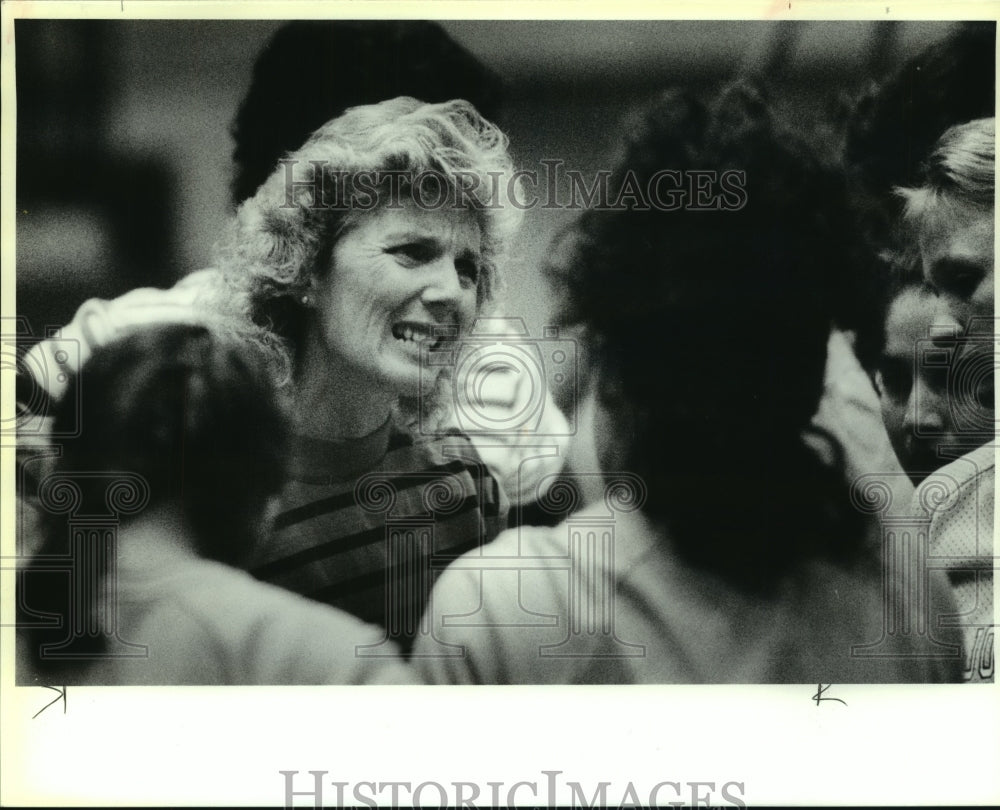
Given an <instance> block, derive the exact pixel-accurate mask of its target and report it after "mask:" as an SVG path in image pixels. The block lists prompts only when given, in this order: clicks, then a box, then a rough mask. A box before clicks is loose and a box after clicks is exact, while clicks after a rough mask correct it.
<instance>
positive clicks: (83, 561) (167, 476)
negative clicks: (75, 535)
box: [25, 324, 287, 671]
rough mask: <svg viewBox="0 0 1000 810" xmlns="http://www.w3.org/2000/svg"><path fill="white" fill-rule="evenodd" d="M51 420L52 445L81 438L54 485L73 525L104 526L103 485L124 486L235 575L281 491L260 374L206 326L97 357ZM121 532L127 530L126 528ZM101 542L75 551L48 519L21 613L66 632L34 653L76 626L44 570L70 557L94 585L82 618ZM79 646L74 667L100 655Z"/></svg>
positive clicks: (55, 576)
mask: <svg viewBox="0 0 1000 810" xmlns="http://www.w3.org/2000/svg"><path fill="white" fill-rule="evenodd" d="M77 408H79V411H78V412H77V411H76V409H77ZM55 409H56V410H55V414H54V430H55V432H56V435H59V433H60V432H61V431H62V430H63V429H67V430H68V427H69V426H71V425H74V424H79V425H80V426H81V429H80V431H79V435H78V436H76V437H75V438H71V439H68V440H66V441H65V442H64V444H63V453H62V455H61V457H60V458H59V459H58V462H57V464H56V469H55V471H54V473H53V476H54V477H58V478H60V479H67V480H69V481H70V482H71V485H72V486H73V487H74V488H75V489H76V491H77V492H78V498H79V502H78V505H77V506H76V508H75V510H74V512H75V514H76V515H94V516H98V517H99V516H101V515H109V502H108V500H107V498H108V495H107V491H108V482H109V477H108V476H109V474H110V475H111V477H114V475H115V474H122V473H125V474H131V475H132V476H139V477H141V479H143V480H144V482H145V487H146V488H148V499H149V500H148V504H147V505H146V507H145V509H147V510H148V509H153V508H155V507H157V506H166V507H169V508H176V509H177V510H178V517H179V518H180V522H179V525H183V526H185V527H187V528H188V529H189V530H190V532H191V534H192V535H193V538H194V542H195V551H196V552H197V553H198V554H199V555H201V556H202V557H206V558H208V559H211V560H216V561H219V562H223V563H226V564H231V565H238V564H240V562H241V561H242V560H243V559H244V558H245V557H246V556H247V555H249V554H250V553H251V552H252V550H253V544H254V542H255V539H256V538H257V537H259V536H260V535H259V532H260V531H261V529H262V522H263V518H264V512H265V508H266V505H267V499H268V497H269V496H270V495H272V494H275V493H277V491H278V490H279V489H280V487H281V486H282V484H283V482H284V480H285V466H284V465H285V463H286V462H285V459H286V456H287V454H286V452H285V450H286V446H287V429H286V424H285V418H284V413H283V411H282V409H281V407H280V404H279V402H278V400H277V398H276V393H275V388H274V386H273V384H272V382H271V379H270V377H269V376H268V372H267V370H266V367H265V365H264V364H263V362H262V361H261V359H260V358H258V357H256V356H255V355H252V354H249V353H248V350H247V349H246V348H245V347H244V346H243V345H242V344H241V343H238V342H236V341H235V340H234V339H232V338H231V337H229V336H225V337H223V336H221V335H217V334H215V333H214V332H212V331H210V330H209V329H207V328H206V327H204V326H194V325H183V324H171V325H164V326H157V327H150V328H147V329H141V330H137V331H135V332H132V333H130V334H128V335H127V336H125V337H122V338H121V339H119V340H116V341H114V342H112V343H109V344H107V345H105V346H102V347H99V348H97V349H96V350H95V351H94V353H93V355H92V356H91V357H90V359H89V360H88V361H87V362H86V363H85V364H84V366H83V368H82V369H81V371H80V372H79V373H78V374H77V375H75V376H74V377H72V378H71V380H70V383H69V387H68V389H67V391H66V394H65V396H64V397H63V398H61V399H60V400H59V402H58V403H57V404H56V406H55ZM68 432H71V431H68ZM45 486H46V484H45V481H44V480H43V481H42V482H41V487H42V489H43V490H44V488H45ZM137 497H141V495H140V496H137ZM141 515H142V512H140V513H139V517H141ZM110 517H111V518H114V515H110ZM121 520H122V524H123V525H127V524H126V521H127V520H129V518H126V517H122V518H121ZM101 542H103V540H101V539H99V537H98V534H96V533H95V534H94V536H93V538H92V539H91V538H88V540H87V542H86V543H85V544H84V545H83V547H82V549H81V548H80V547H79V546H78V547H77V548H76V550H75V551H74V550H73V549H71V548H70V537H69V526H68V524H67V519H66V517H65V516H61V515H52V514H50V515H48V516H47V525H46V527H45V537H44V540H43V544H42V547H41V549H40V551H39V554H38V555H37V556H36V558H35V563H34V564H33V566H32V567H31V568H29V570H28V571H27V572H26V578H25V581H26V583H27V587H26V590H25V596H26V600H25V604H26V606H27V607H29V608H30V609H32V610H34V611H41V612H43V613H45V612H47V613H52V614H55V615H57V616H60V617H62V620H63V621H62V624H61V626H60V627H57V628H40V629H39V630H38V631H37V632H35V633H34V634H33V638H32V646H33V648H34V650H35V651H36V652H37V650H38V649H40V645H41V644H44V643H47V642H53V641H55V642H58V641H62V640H63V639H64V638H65V637H66V635H67V627H68V623H69V622H70V621H72V619H73V616H72V613H73V610H74V608H73V607H71V605H70V601H69V600H70V598H71V594H70V592H69V587H70V582H71V580H72V579H74V578H75V577H69V576H66V575H65V574H59V573H57V572H53V571H51V570H46V566H51V564H52V563H53V562H57V561H58V559H59V558H63V559H69V557H68V555H73V556H72V560H71V563H72V566H73V567H74V570H81V567H82V570H85V571H90V572H93V573H92V575H96V578H97V584H96V585H95V587H94V588H93V590H92V591H91V593H90V595H91V597H92V604H89V605H86V606H85V609H87V610H91V611H100V610H101V609H102V608H101V605H107V604H108V602H107V599H108V594H107V592H106V591H107V588H108V587H109V586H108V583H107V579H106V576H107V571H105V570H98V569H101V567H102V565H104V564H105V561H106V556H105V554H104V553H103V551H101V550H100V549H98V548H97V547H96V544H98V543H101ZM80 555H82V557H81V556H80ZM76 641H77V642H78V643H77V644H76V645H75V647H74V652H75V653H76V654H78V655H79V654H90V655H98V654H99V653H100V651H101V650H102V648H103V636H101V635H99V634H98V635H91V636H89V637H87V636H82V637H80V638H79V639H76ZM37 663H38V665H39V667H40V668H41V669H42V670H43V671H44V670H45V669H46V668H49V669H51V668H53V667H55V668H58V666H59V662H58V661H55V662H47V661H46V658H45V657H44V656H42V657H41V658H40V659H38V661H37Z"/></svg>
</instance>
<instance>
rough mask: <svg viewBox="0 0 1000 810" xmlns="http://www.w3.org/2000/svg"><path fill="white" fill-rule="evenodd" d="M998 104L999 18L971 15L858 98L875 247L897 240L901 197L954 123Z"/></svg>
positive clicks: (857, 159) (864, 216)
mask: <svg viewBox="0 0 1000 810" xmlns="http://www.w3.org/2000/svg"><path fill="white" fill-rule="evenodd" d="M995 109H996V23H995V22H966V23H961V24H959V25H958V26H957V27H956V28H955V29H954V30H953V31H952V32H951V33H950V34H949V35H948V36H946V37H945V38H944V39H942V40H940V41H939V42H935V43H934V44H932V45H930V46H929V47H927V48H925V49H924V50H923V51H921V52H920V53H919V54H917V55H916V56H914V57H912V58H911V59H909V60H907V61H906V62H905V63H904V64H903V65H902V66H901V67H900V68H899V69H898V70H897V71H896V72H895V73H893V74H892V75H891V76H889V77H888V78H887V79H886V80H885V81H884V82H882V83H881V85H875V86H873V87H872V88H871V89H870V90H869V91H868V92H867V93H866V94H865V95H864V96H863V97H862V98H861V99H859V101H858V102H857V104H856V109H855V111H854V115H853V116H852V119H851V121H850V123H849V125H848V130H847V133H846V139H845V161H846V164H847V165H848V167H849V168H850V172H851V175H852V178H853V180H854V183H855V188H854V189H853V193H854V197H855V201H856V204H857V206H858V209H859V213H860V215H861V222H860V227H861V228H862V230H863V232H864V233H865V234H866V236H867V238H868V239H869V241H870V243H871V245H872V248H873V250H875V251H876V252H877V251H880V250H883V249H885V248H887V247H889V246H891V244H892V243H893V241H894V240H893V235H894V231H893V229H894V225H895V223H896V221H897V219H898V217H899V215H900V213H901V210H902V200H901V199H900V198H899V197H898V196H896V195H894V194H893V189H894V188H895V187H897V186H904V187H906V186H916V185H919V183H920V181H921V179H922V175H923V173H924V167H925V162H926V161H927V159H928V156H929V155H930V153H931V150H932V149H933V148H934V145H935V143H936V142H937V140H938V138H940V137H941V135H942V133H944V132H945V130H947V129H949V128H950V127H952V126H954V125H956V124H961V123H964V122H966V121H972V120H975V119H977V118H992V117H993V116H994V114H995Z"/></svg>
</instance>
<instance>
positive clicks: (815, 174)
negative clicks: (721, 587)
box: [549, 82, 861, 590]
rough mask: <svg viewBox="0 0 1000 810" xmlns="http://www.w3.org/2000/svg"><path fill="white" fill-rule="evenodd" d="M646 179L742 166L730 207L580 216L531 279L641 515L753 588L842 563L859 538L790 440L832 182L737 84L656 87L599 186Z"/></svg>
mask: <svg viewBox="0 0 1000 810" xmlns="http://www.w3.org/2000/svg"><path fill="white" fill-rule="evenodd" d="M663 169H671V170H675V171H680V172H691V171H694V170H699V171H701V170H708V171H715V172H717V173H718V174H719V175H721V173H722V172H725V171H727V170H732V171H739V172H743V173H744V177H745V200H744V204H743V205H742V207H738V209H737V210H719V211H705V210H692V208H691V206H684V207H681V208H680V209H679V210H662V209H658V208H656V207H647V208H645V209H640V208H634V209H632V210H611V209H604V210H599V209H591V210H588V211H587V212H585V213H584V214H583V216H582V217H581V219H580V220H579V222H578V225H577V226H576V229H575V236H574V238H573V242H574V247H573V249H571V250H570V251H569V256H568V258H567V259H565V260H563V261H560V262H559V264H558V265H557V266H554V267H550V268H549V272H550V273H551V275H552V276H553V278H554V280H555V282H556V284H557V286H558V287H559V288H561V291H562V292H563V293H564V296H563V300H565V301H566V304H565V310H564V313H563V318H564V321H565V323H566V325H568V326H575V327H577V328H582V333H583V334H584V335H585V338H584V340H585V344H586V347H587V349H588V351H589V353H590V356H591V357H592V363H593V365H594V367H595V368H596V370H597V371H598V372H599V374H598V377H597V378H598V379H599V380H600V383H599V386H600V387H599V389H598V395H599V396H600V397H602V399H603V400H604V403H605V406H606V407H607V408H609V410H611V411H613V412H614V415H615V419H616V424H618V425H620V426H623V427H622V428H621V431H620V435H619V436H618V437H616V438H617V439H618V440H619V441H620V442H621V443H622V444H623V445H625V447H624V451H623V452H624V456H625V458H626V459H627V463H628V469H629V470H630V471H633V472H636V473H638V474H640V475H641V476H642V477H643V479H644V480H645V482H646V485H647V487H648V491H649V500H648V501H647V505H646V507H645V510H646V512H647V514H648V515H650V516H651V517H652V518H654V519H657V520H659V521H662V522H663V523H664V524H665V525H666V527H667V529H668V532H669V534H670V536H671V538H672V540H673V542H674V543H675V545H676V547H677V549H678V550H679V553H681V554H682V556H684V557H685V558H686V559H687V560H688V561H690V562H692V563H695V564H699V565H703V566H705V567H707V568H710V569H712V570H714V571H717V572H720V573H722V574H723V575H725V576H727V577H729V578H730V579H731V580H732V581H734V582H737V583H739V584H741V585H744V586H746V587H749V588H754V589H762V590H766V586H767V585H768V583H771V582H772V581H773V578H774V577H775V576H776V575H778V574H780V573H781V572H783V571H785V570H787V569H788V568H789V566H790V565H793V564H795V562H796V561H801V560H803V559H804V558H808V557H810V556H817V555H821V554H829V555H830V556H832V557H835V558H846V557H850V555H851V549H852V548H853V547H854V546H853V544H854V543H855V542H857V541H858V540H859V538H860V535H861V532H860V530H859V529H858V525H857V518H856V516H855V513H854V512H853V510H851V508H850V505H849V503H848V499H847V489H846V483H845V481H844V477H843V471H842V470H841V469H839V468H838V467H839V465H838V463H836V462H835V463H834V464H832V465H831V464H829V463H823V462H821V461H820V459H819V456H818V455H817V454H816V452H815V451H814V450H812V449H810V447H809V446H808V445H807V443H806V441H805V439H804V433H806V432H808V431H810V430H813V428H811V427H810V422H811V419H812V417H813V415H814V414H815V412H816V410H817V408H818V405H819V401H820V397H821V395H822V392H823V388H824V372H825V362H826V347H827V341H828V339H829V336H830V331H831V327H832V324H833V323H834V321H835V319H836V317H837V314H838V312H837V309H838V306H839V305H840V304H841V303H842V302H843V301H844V300H845V297H846V295H847V291H846V290H845V289H844V285H845V283H847V282H846V281H845V279H848V278H850V275H849V274H847V273H846V272H845V271H846V270H847V269H848V268H850V267H851V266H852V262H854V261H855V259H856V253H857V250H856V247H855V245H854V244H853V240H852V233H853V231H852V228H851V224H852V221H853V220H852V214H851V209H850V206H849V204H848V195H847V189H846V182H845V178H844V176H843V173H842V172H840V171H839V170H838V168H837V167H836V166H835V165H833V164H832V163H830V162H829V161H826V160H824V159H821V158H820V157H819V156H818V155H817V154H815V153H814V152H813V151H812V150H811V149H810V148H809V147H807V146H806V144H805V142H804V141H803V140H800V139H799V138H798V137H796V136H795V135H794V134H793V133H792V132H791V131H789V130H787V129H783V128H782V127H781V126H779V124H778V123H777V122H775V121H774V120H773V119H772V117H771V113H770V105H769V102H768V101H767V99H766V98H765V96H764V94H763V92H762V91H761V90H759V89H758V88H756V87H755V86H752V85H750V84H748V83H744V82H740V83H735V84H732V85H730V86H728V87H727V88H725V89H724V90H723V91H722V92H721V93H719V94H718V96H717V97H716V98H715V99H714V100H713V101H712V102H711V103H710V104H707V105H705V104H702V103H701V102H700V101H699V100H697V99H695V98H693V97H691V96H689V95H687V94H685V93H683V92H678V91H671V92H668V93H666V94H665V95H663V96H662V98H660V99H659V101H658V102H657V103H656V104H655V105H653V106H652V107H651V109H650V110H649V112H648V114H647V116H646V120H645V126H644V128H643V129H642V130H641V131H640V132H639V134H638V135H637V136H636V137H635V138H634V140H633V141H632V142H631V144H630V146H629V148H628V151H627V154H626V156H625V158H624V160H623V162H622V163H621V165H620V166H619V167H618V169H617V170H616V172H615V174H614V177H613V180H612V186H613V188H620V187H621V186H622V184H623V183H624V182H625V181H626V176H628V175H631V176H632V177H634V178H637V179H638V183H639V185H640V186H645V184H646V183H647V182H648V180H649V178H651V177H653V176H654V175H655V174H656V173H657V172H661V171H662V170H663ZM619 417H621V418H620V419H619ZM825 439H826V444H827V445H828V446H829V447H830V448H831V451H832V452H833V454H834V456H835V457H837V456H838V454H839V453H840V448H839V445H837V443H836V442H835V440H833V438H832V437H829V436H827V437H825Z"/></svg>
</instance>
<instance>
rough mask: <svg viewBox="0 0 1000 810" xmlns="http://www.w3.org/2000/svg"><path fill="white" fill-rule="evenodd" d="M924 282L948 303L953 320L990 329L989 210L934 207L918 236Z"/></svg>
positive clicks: (962, 207)
mask: <svg viewBox="0 0 1000 810" xmlns="http://www.w3.org/2000/svg"><path fill="white" fill-rule="evenodd" d="M920 257H921V260H922V263H923V270H924V280H925V281H927V283H928V284H930V285H931V286H932V287H934V289H935V290H937V292H938V294H939V295H940V296H941V297H942V299H944V301H945V302H946V303H947V305H948V309H949V311H950V312H951V315H952V317H953V318H955V320H957V321H958V322H959V323H960V324H961V325H962V327H963V328H969V327H970V325H971V321H972V320H973V319H977V318H978V319H986V320H987V322H986V323H984V324H976V326H977V327H982V328H980V329H974V331H987V332H992V331H993V325H992V323H990V322H989V321H991V320H992V318H993V211H992V209H991V210H989V211H981V210H979V209H976V208H973V207H971V206H969V205H965V204H963V203H954V202H952V203H950V204H947V205H939V206H937V208H936V209H935V210H934V211H932V212H931V214H930V215H929V216H928V218H927V221H926V222H925V224H924V227H923V230H922V232H921V235H920Z"/></svg>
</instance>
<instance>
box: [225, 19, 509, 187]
mask: <svg viewBox="0 0 1000 810" xmlns="http://www.w3.org/2000/svg"><path fill="white" fill-rule="evenodd" d="M397 96H413V97H414V98H418V99H420V100H421V101H425V102H430V103H437V102H442V101H449V100H451V99H465V100H467V101H469V102H471V103H472V104H473V106H474V107H476V109H478V110H479V111H480V112H481V113H482V114H483V115H484V116H485V117H486V118H488V119H491V120H492V119H493V118H495V116H496V113H497V111H498V108H499V103H500V97H501V84H500V80H499V79H498V78H497V76H496V75H495V74H493V73H492V72H491V71H490V70H488V69H487V68H486V67H485V66H483V65H482V64H481V63H480V62H479V61H478V60H476V58H475V57H473V56H472V55H471V54H470V53H469V52H468V51H466V50H465V49H464V48H462V47H461V46H460V45H458V44H457V43H456V42H455V41H454V40H452V39H451V38H450V37H449V36H448V35H447V34H446V33H445V31H444V29H443V28H441V26H440V25H438V24H437V23H433V22H426V21H377V20H371V21H363V22H359V21H346V20H343V21H341V20H338V21H325V22H315V21H311V22H293V23H289V24H288V25H285V26H284V27H282V28H281V29H280V30H279V31H278V32H277V33H276V34H275V36H274V38H273V39H272V40H271V42H270V43H269V44H268V46H267V48H266V49H265V50H264V51H263V52H262V53H261V55H260V57H259V58H258V60H257V63H256V64H255V66H254V72H253V81H252V84H251V86H250V90H249V92H248V93H247V95H246V97H245V98H244V100H243V103H242V104H241V106H240V109H239V112H238V114H237V116H236V119H235V121H234V123H233V127H232V133H233V138H234V139H235V141H236V148H235V150H234V152H233V160H234V162H235V164H236V176H235V178H234V181H233V195H232V196H233V201H234V203H235V204H237V205H238V204H239V203H240V202H242V201H243V200H245V199H247V198H249V197H251V196H253V193H254V192H255V191H256V190H257V188H258V187H259V186H260V185H261V183H263V182H264V180H266V179H267V177H268V176H269V175H270V174H271V172H272V171H273V170H274V168H275V166H277V163H278V160H280V159H281V158H282V157H283V156H284V155H285V154H286V153H288V152H291V151H292V150H294V149H297V148H298V147H300V146H301V145H302V144H303V143H304V142H305V140H306V138H307V137H308V136H309V134H310V133H311V132H313V131H314V130H316V129H317V128H319V126H320V125H321V124H323V123H324V122H326V121H328V120H330V119H332V118H335V117H337V116H338V115H340V114H341V113H343V112H344V111H345V110H347V109H349V108H351V107H355V106H360V105H365V104H374V103H376V102H379V101H383V100H385V99H390V98H395V97H397Z"/></svg>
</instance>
